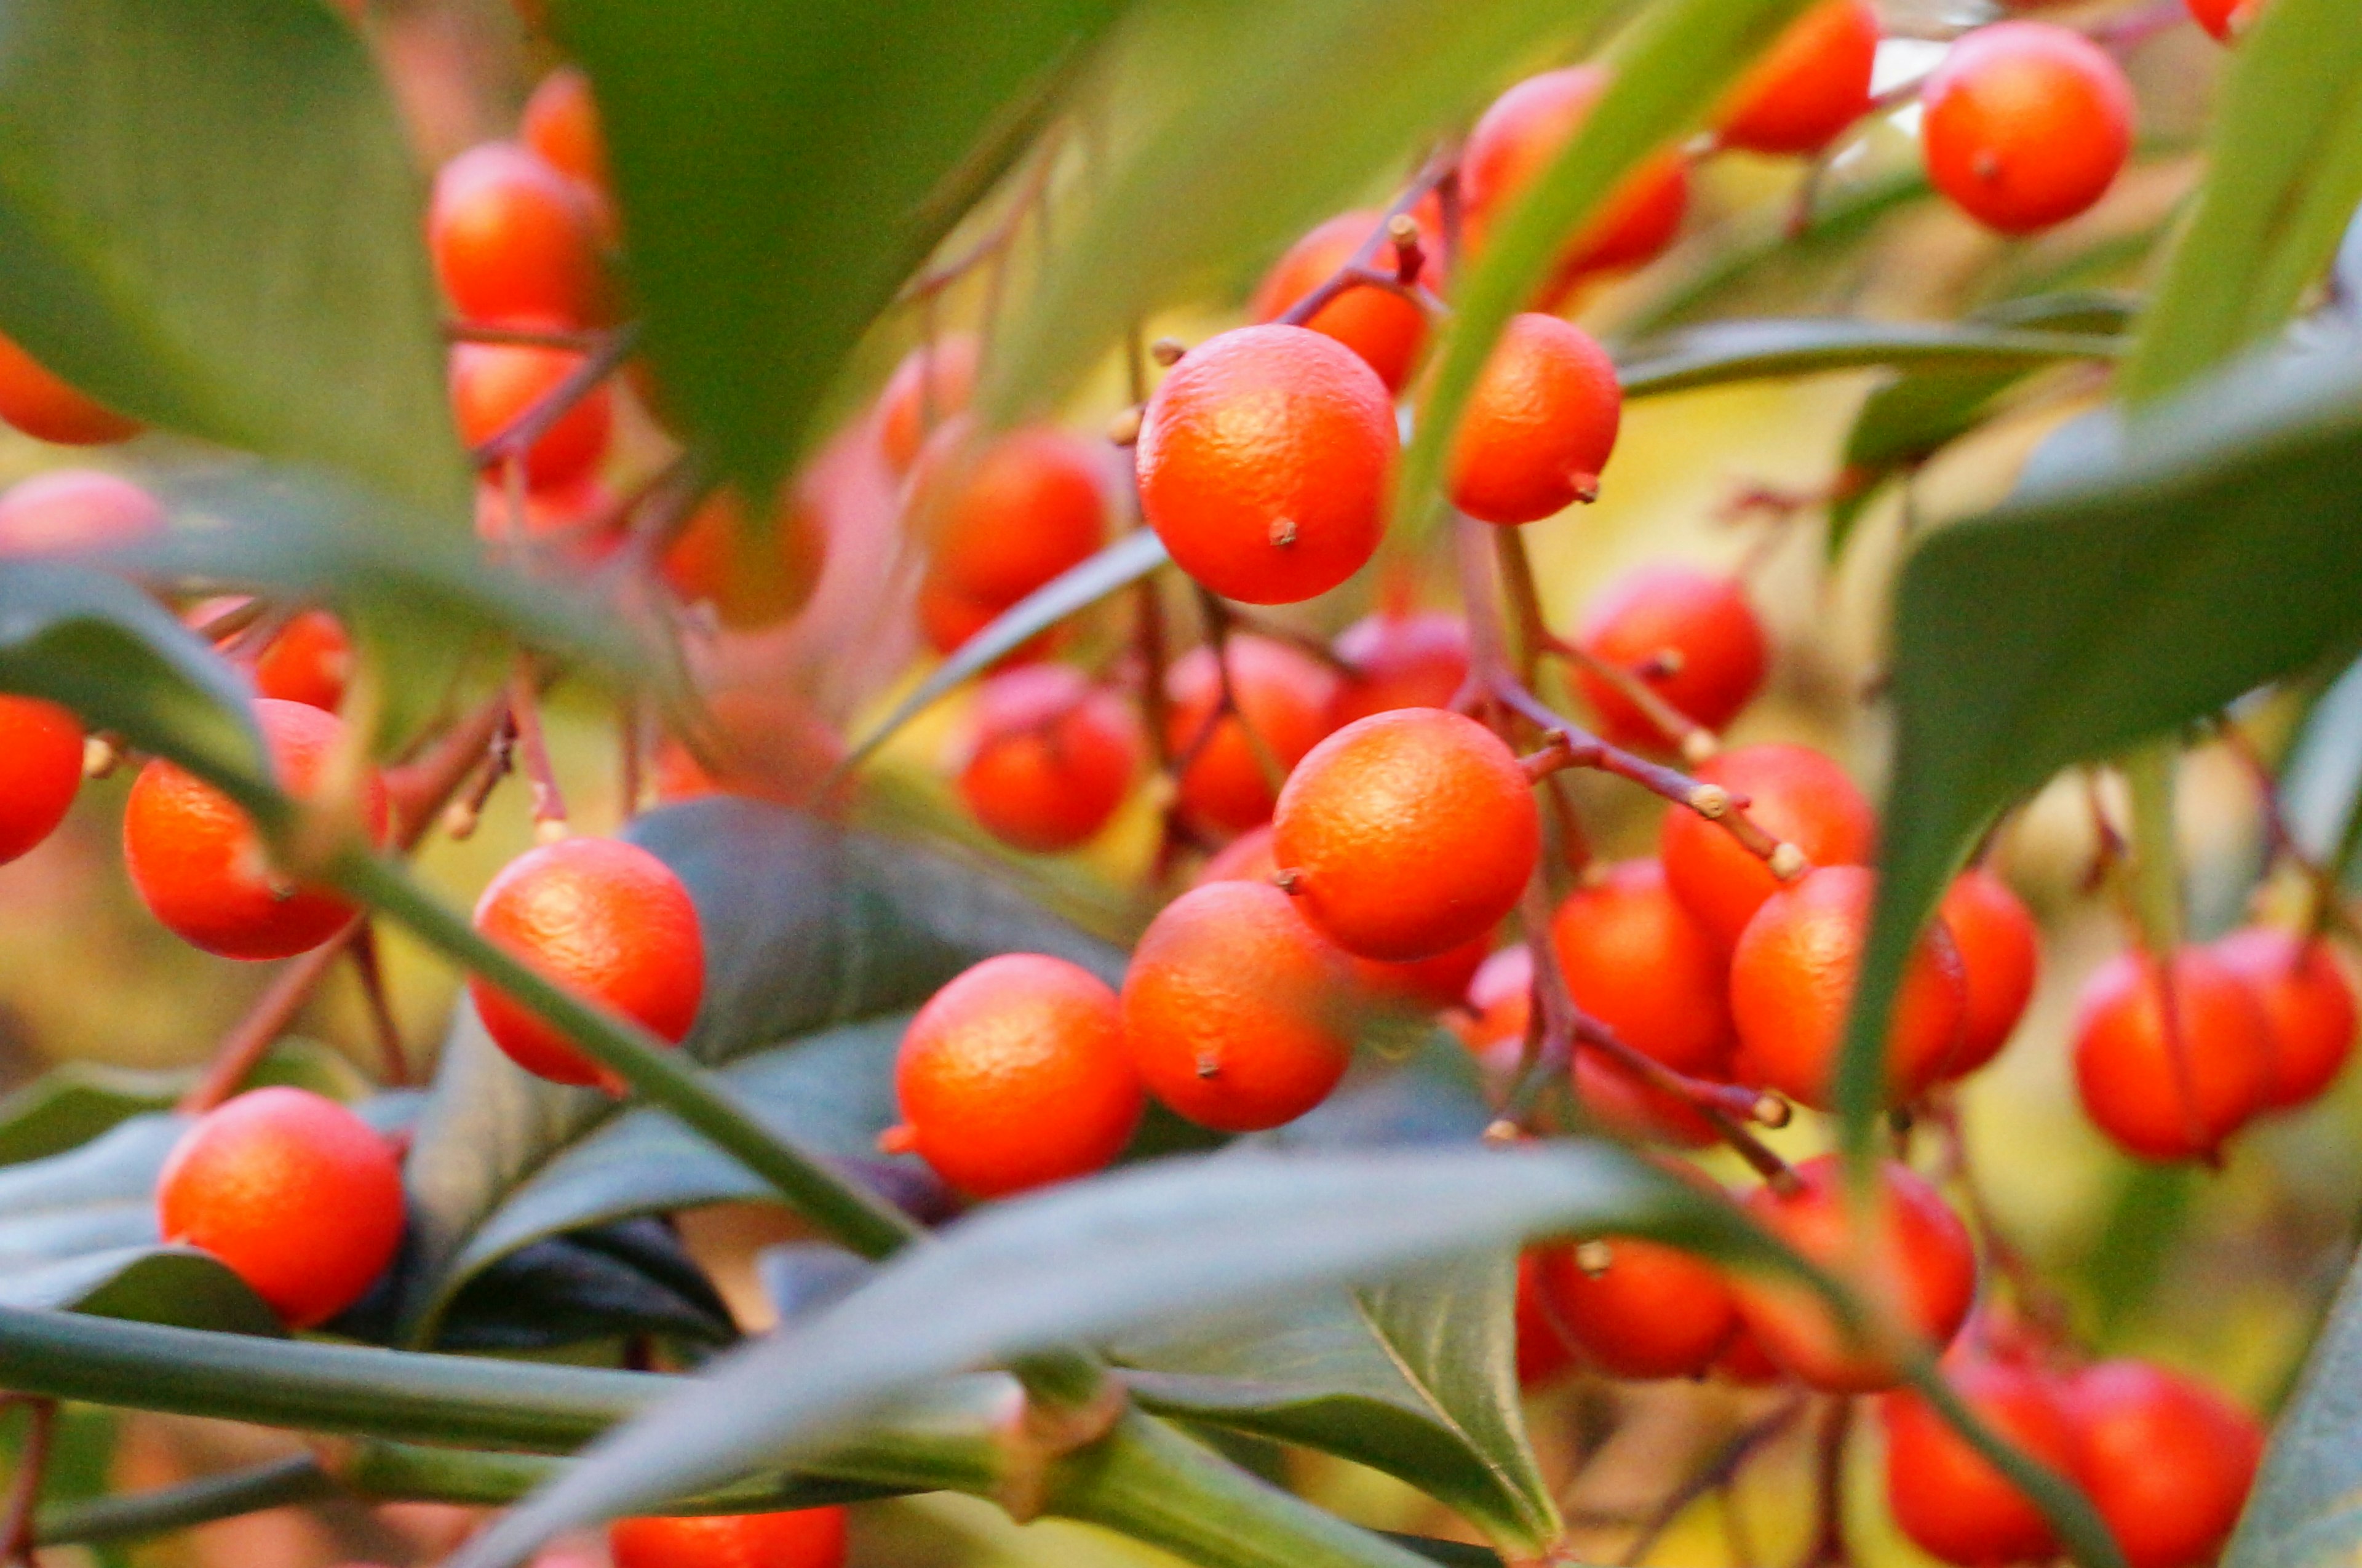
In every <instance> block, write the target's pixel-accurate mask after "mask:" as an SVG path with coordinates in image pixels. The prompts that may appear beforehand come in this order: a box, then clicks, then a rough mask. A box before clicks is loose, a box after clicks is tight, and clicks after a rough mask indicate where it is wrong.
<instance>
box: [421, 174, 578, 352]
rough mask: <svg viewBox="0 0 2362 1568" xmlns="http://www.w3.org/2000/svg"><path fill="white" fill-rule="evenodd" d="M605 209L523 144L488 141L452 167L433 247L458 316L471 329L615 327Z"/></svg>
mask: <svg viewBox="0 0 2362 1568" xmlns="http://www.w3.org/2000/svg"><path fill="white" fill-rule="evenodd" d="M597 201H598V198H597V197H596V196H595V195H594V194H593V193H591V192H590V190H589V189H588V188H587V187H586V186H584V185H582V184H580V183H579V182H576V181H574V180H570V179H568V177H567V176H566V175H564V174H561V173H559V172H558V171H557V170H556V169H554V168H552V167H550V166H549V165H548V164H547V163H545V162H543V161H542V160H541V159H539V158H538V157H535V155H534V154H533V153H531V152H528V151H527V150H525V149H524V148H522V147H519V146H517V145H516V144H515V143H513V142H506V141H491V142H486V143H484V144H483V145H482V146H480V147H473V148H469V149H468V150H467V151H465V152H463V153H461V154H459V156H458V157H457V158H454V159H453V160H451V161H449V162H448V163H446V164H445V165H443V167H442V170H441V171H439V172H437V173H436V176H435V196H434V200H433V202H432V204H430V205H429V206H428V208H427V215H426V244H427V248H428V249H429V250H431V251H433V252H434V256H435V273H436V277H438V278H440V279H441V280H442V282H443V292H444V293H445V294H446V295H447V296H448V297H449V299H450V301H451V305H452V308H453V309H455V310H457V311H458V313H459V314H460V315H463V316H465V317H467V318H468V319H469V320H471V321H488V322H513V321H519V320H524V319H533V320H536V321H546V322H549V323H551V324H553V325H556V326H569V327H579V326H592V325H595V324H597V323H599V322H602V321H603V320H605V319H606V317H607V315H608V314H609V303H608V288H607V277H606V266H605V262H604V260H603V259H602V257H601V255H600V238H599V233H600V226H601V220H600V216H599V212H598V207H597Z"/></svg>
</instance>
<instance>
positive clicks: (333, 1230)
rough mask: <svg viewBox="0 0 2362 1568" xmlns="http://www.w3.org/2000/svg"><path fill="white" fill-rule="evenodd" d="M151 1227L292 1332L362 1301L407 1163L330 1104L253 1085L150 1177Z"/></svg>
mask: <svg viewBox="0 0 2362 1568" xmlns="http://www.w3.org/2000/svg"><path fill="white" fill-rule="evenodd" d="M156 1210H157V1228H158V1230H159V1231H160V1233H161V1234H162V1236H163V1238H164V1240H165V1241H167V1242H175V1243H178V1244H180V1245H183V1246H191V1247H197V1248H201V1249H203V1250H204V1251H205V1252H208V1253H212V1254H213V1255H214V1256H215V1257H217V1258H219V1259H220V1260H221V1261H222V1262H223V1263H225V1264H227V1265H229V1268H230V1269H231V1271H232V1272H234V1273H235V1274H237V1276H238V1277H239V1278H240V1279H243V1280H244V1281H246V1283H247V1284H248V1286H250V1287H251V1288H252V1289H253V1291H254V1293H255V1294H256V1295H257V1296H259V1297H262V1299H263V1300H264V1301H266V1302H268V1303H269V1304H270V1309H271V1310H272V1311H274V1312H277V1313H278V1314H279V1315H280V1316H281V1318H283V1319H285V1320H287V1323H288V1325H289V1326H290V1327H292V1328H297V1329H309V1328H313V1327H315V1326H316V1325H318V1324H321V1323H325V1322H326V1321H327V1320H329V1319H331V1318H333V1317H335V1316H336V1315H337V1313H339V1312H341V1311H343V1310H344V1309H346V1308H348V1307H350V1306H351V1305H352V1304H353V1303H354V1302H356V1301H359V1299H360V1298H361V1297H363V1296H364V1295H366V1294H368V1292H369V1287H370V1286H371V1285H373V1284H375V1283H376V1282H377V1277H378V1275H381V1274H383V1273H384V1272H385V1269H386V1265H387V1264H390V1263H392V1261H393V1254H394V1251H395V1249H396V1248H397V1247H399V1246H400V1245H401V1243H402V1231H403V1223H404V1216H403V1198H402V1167H401V1165H399V1164H398V1163H397V1162H396V1160H395V1159H394V1154H393V1146H392V1144H391V1143H388V1142H387V1141H386V1139H385V1137H384V1135H383V1134H381V1133H380V1132H378V1131H377V1129H375V1128H374V1127H371V1126H370V1124H369V1123H368V1122H366V1121H362V1120H361V1119H360V1118H359V1117H358V1116H356V1115H354V1114H353V1113H352V1112H351V1111H349V1110H346V1109H345V1108H344V1107H343V1106H341V1105H338V1104H337V1102H336V1101H335V1100H333V1099H325V1098H323V1097H322V1096H319V1095H316V1094H313V1093H311V1092H310V1091H309V1090H306V1089H298V1088H259V1089H255V1090H253V1091H252V1092H251V1093H248V1094H242V1095H239V1096H238V1097H237V1099H232V1100H229V1101H226V1102H225V1103H224V1104H223V1105H221V1106H219V1107H218V1108H216V1109H215V1110H210V1111H208V1112H206V1113H205V1114H204V1116H202V1117H199V1118H198V1119H197V1121H196V1122H195V1123H194V1124H193V1125H192V1126H191V1127H190V1128H189V1130H188V1131H187V1132H184V1133H182V1135H181V1141H180V1142H179V1143H176V1144H174V1145H173V1146H172V1152H171V1154H170V1155H168V1156H167V1157H166V1159H165V1161H164V1167H163V1170H162V1172H161V1173H160V1175H159V1176H158V1177H157V1182H156Z"/></svg>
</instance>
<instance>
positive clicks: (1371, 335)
mask: <svg viewBox="0 0 2362 1568" xmlns="http://www.w3.org/2000/svg"><path fill="white" fill-rule="evenodd" d="M1379 222H1380V215H1379V214H1377V213H1375V212H1370V211H1357V212H1350V213H1340V214H1338V215H1336V216H1335V217H1332V218H1330V220H1329V221H1328V222H1327V223H1324V224H1322V225H1320V226H1319V227H1318V228H1315V229H1314V230H1313V231H1312V232H1311V233H1309V234H1308V235H1306V236H1305V237H1303V238H1301V239H1299V240H1297V242H1296V243H1295V244H1294V245H1291V246H1289V247H1288V248H1287V254H1286V255H1285V256H1282V257H1281V258H1280V259H1278V260H1277V261H1276V262H1275V263H1274V264H1273V266H1272V269H1271V271H1269V272H1267V273H1265V274H1264V280H1263V282H1261V283H1260V284H1258V285H1257V286H1256V288H1255V292H1254V298H1253V300H1251V301H1249V302H1248V304H1247V314H1248V315H1252V316H1253V318H1254V319H1255V320H1256V321H1259V322H1267V321H1277V320H1278V319H1279V318H1280V317H1281V316H1283V315H1286V314H1287V312H1288V311H1289V309H1290V308H1291V307H1293V306H1294V305H1295V304H1296V303H1297V301H1298V300H1301V299H1303V298H1304V297H1305V296H1306V295H1307V294H1309V293H1312V291H1313V290H1315V289H1317V288H1319V287H1320V286H1321V285H1322V284H1323V283H1326V282H1328V281H1329V280H1330V278H1332V277H1334V276H1335V275H1336V274H1337V272H1338V271H1340V270H1341V269H1342V268H1343V267H1344V266H1345V264H1346V263H1347V262H1349V261H1351V260H1352V259H1353V253H1354V252H1355V251H1357V250H1359V249H1360V248H1362V246H1363V243H1364V242H1365V241H1366V240H1368V238H1369V237H1370V236H1371V235H1372V234H1373V233H1374V232H1375V230H1376V229H1377V226H1378V224H1379ZM1370 265H1371V266H1372V267H1373V268H1374V270H1376V271H1381V272H1385V273H1387V274H1389V275H1391V274H1392V273H1393V271H1395V248H1394V247H1393V245H1391V244H1382V245H1381V246H1379V248H1378V251H1377V254H1376V256H1375V257H1374V258H1373V259H1372V260H1371V262H1370ZM1419 282H1422V283H1424V284H1425V285H1426V286H1428V287H1429V288H1430V289H1431V288H1434V287H1436V286H1437V285H1438V283H1439V282H1440V279H1439V278H1438V275H1437V273H1436V270H1435V265H1434V262H1433V261H1432V259H1429V260H1428V261H1427V263H1426V264H1425V265H1424V266H1422V267H1421V269H1420V271H1419ZM1304 325H1305V326H1308V327H1309V328H1311V329H1312V330H1313V331H1315V332H1318V333H1320V334H1321V335H1323V336H1324V337H1333V338H1335V339H1336V340H1337V341H1338V342H1340V343H1342V344H1343V345H1344V346H1345V347H1346V348H1351V349H1352V351H1353V352H1354V353H1356V354H1359V355H1360V356H1361V357H1362V358H1363V360H1364V361H1366V362H1367V363H1368V365H1369V367H1370V369H1371V370H1375V371H1376V372H1377V373H1378V380H1380V381H1384V382H1385V383H1386V390H1387V391H1388V392H1400V391H1402V388H1403V382H1404V381H1407V380H1408V379H1409V377H1410V369H1411V366H1412V365H1413V364H1414V363H1416V362H1417V360H1418V351H1419V349H1420V348H1421V347H1422V346H1424V345H1425V343H1426V342H1427V313H1426V312H1425V311H1422V310H1420V309H1419V308H1418V305H1417V304H1413V303H1412V302H1411V301H1409V300H1407V299H1405V298H1404V297H1403V296H1402V295H1400V294H1397V293H1392V292H1391V291H1389V290H1385V289H1374V288H1371V287H1370V286H1369V285H1367V284H1363V285H1362V286H1360V287H1358V288H1352V289H1347V290H1345V291H1344V292H1343V293H1340V294H1338V295H1337V296H1336V297H1335V298H1334V299H1331V300H1330V302H1329V303H1328V304H1324V305H1322V306H1321V307H1320V308H1319V310H1316V311H1314V312H1313V313H1312V315H1311V316H1310V317H1309V318H1308V319H1307V320H1306V321H1305V323H1304Z"/></svg>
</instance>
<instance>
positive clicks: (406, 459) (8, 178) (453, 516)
mask: <svg viewBox="0 0 2362 1568" xmlns="http://www.w3.org/2000/svg"><path fill="white" fill-rule="evenodd" d="M424 215H425V192H424V191H423V189H422V188H421V185H420V182H419V179H418V176H417V173H416V171H415V170H414V167H413V165H412V161H411V155H410V149H409V144H408V142H407V140H406V138H404V136H403V128H402V125H401V122H400V119H399V117H398V116H396V114H395V112H394V107H393V105H392V101H391V99H390V98H389V97H388V95H387V94H386V92H385V89H384V86H383V83H381V80H380V78H379V75H378V72H377V69H376V67H375V65H374V64H373V62H372V61H370V54H369V50H367V49H366V48H365V47H364V46H363V45H362V43H361V41H360V39H359V37H358V36H357V35H356V34H355V33H354V32H353V30H352V28H349V27H348V26H347V25H346V24H345V23H344V22H343V21H342V20H341V19H340V18H339V17H337V15H336V13H335V11H334V9H333V8H332V7H329V6H322V5H320V4H318V3H317V0H219V3H218V4H207V5H202V6H189V5H179V4H175V3H173V0H23V3H20V4H16V5H11V6H9V7H8V12H7V18H6V25H5V28H0V283H5V287H0V330H5V331H6V333H7V335H8V336H9V337H13V338H15V339H17V341H18V342H19V343H21V344H23V345H24V347H25V348H27V349H28V350H30V351H31V353H32V354H33V356H34V357H35V358H36V359H40V360H41V361H42V362H43V363H45V364H46V365H48V366H49V367H50V369H51V370H55V371H57V372H58V373H59V374H60V375H61V376H63V377H64V378H65V379H66V380H67V381H72V382H73V383H74V384H75V385H76V386H79V387H81V388H83V389H84V390H85V391H87V392H91V393H93V394H94V395H95V396H96V397H98V398H99V399H100V400H101V401H103V402H105V403H110V404H113V405H114V406H116V407H117V408H120V409H122V410H123V411H125V412H126V413H128V414H137V415H138V416H139V417H140V418H142V419H146V420H148V421H150V422H151V423H153V424H156V425H162V426H164V427H166V428H168V429H173V430H180V431H184V432H186V433H188V434H190V435H193V436H204V437H206V438H208V439H211V440H215V441H220V442H223V443H225V444H226V445H228V446H232V447H243V448H245V449H247V450H249V451H255V452H260V453H263V454H265V455H266V456H269V457H273V458H287V459H292V460H294V461H299V462H306V463H318V464H324V465H326V466H328V467H332V468H337V469H343V470H345V471H346V472H348V473H350V474H352V475H354V476H356V477H357V478H359V479H361V480H366V481H367V482H368V483H370V485H372V486H374V487H376V488H377V489H380V490H381V491H385V492H386V493H388V494H390V495H392V496H396V497H399V498H401V499H402V500H403V501H406V502H410V503H411V504H412V505H414V506H415V507H418V508H420V509H422V511H421V516H422V518H423V519H432V523H431V526H433V527H435V528H437V529H439V530H441V531H444V532H448V533H454V534H457V533H461V532H464V531H465V528H466V526H467V521H466V520H467V517H468V515H469V513H468V504H469V493H470V491H469V485H470V476H469V471H468V467H467V463H466V460H465V458H464V456H463V454H462V453H461V452H460V450H459V446H458V438H457V436H455V435H454V433H453V431H452V427H451V417H450V414H449V412H448V409H447V405H446V402H445V398H446V393H445V391H444V357H443V347H442V339H441V337H440V334H439V331H438V326H437V322H436V299H435V291H434V285H433V282H432V280H431V279H430V277H429V275H428V268H427V263H426V255H425V244H424V242H423V230H424Z"/></svg>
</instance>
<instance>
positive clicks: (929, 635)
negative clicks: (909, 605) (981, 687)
mask: <svg viewBox="0 0 2362 1568" xmlns="http://www.w3.org/2000/svg"><path fill="white" fill-rule="evenodd" d="M1009 608H1010V607H1009V606H1008V605H1006V604H988V603H985V602H983V601H981V600H977V599H970V598H968V597H967V596H966V595H965V594H960V593H954V592H953V591H951V590H949V589H947V588H945V587H944V585H943V584H942V583H940V582H933V581H922V582H921V583H920V584H919V602H918V614H919V634H920V635H922V636H923V637H924V638H926V640H927V646H929V647H931V648H933V649H934V650H935V651H936V652H937V653H939V654H948V653H953V652H955V651H957V650H958V649H959V648H960V647H961V646H964V645H965V644H966V642H967V641H968V639H969V638H971V637H974V636H975V635H977V633H979V632H981V631H983V630H984V629H985V628H986V627H987V626H989V625H991V624H993V623H994V622H995V621H998V620H999V619H1000V617H1001V616H1002V615H1003V614H1004V613H1007V612H1008V610H1009ZM1067 641H1068V627H1067V624H1065V623H1064V622H1061V623H1060V624H1057V625H1054V626H1052V627H1050V628H1049V629H1048V630H1046V631H1042V632H1037V633H1035V634H1034V635H1032V636H1030V637H1028V638H1026V639H1025V640H1024V641H1023V642H1022V643H1020V644H1019V645H1018V646H1016V647H1014V648H1011V649H1010V651H1009V652H1007V653H1005V654H1003V655H1001V656H1000V657H999V659H997V660H995V661H994V668H1007V667H1009V666H1010V665H1018V664H1023V663H1026V662H1027V661H1028V660H1031V659H1037V658H1047V657H1050V656H1051V655H1052V654H1054V653H1055V652H1057V651H1058V649H1059V648H1061V647H1063V646H1065V644H1066V642H1067Z"/></svg>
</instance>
